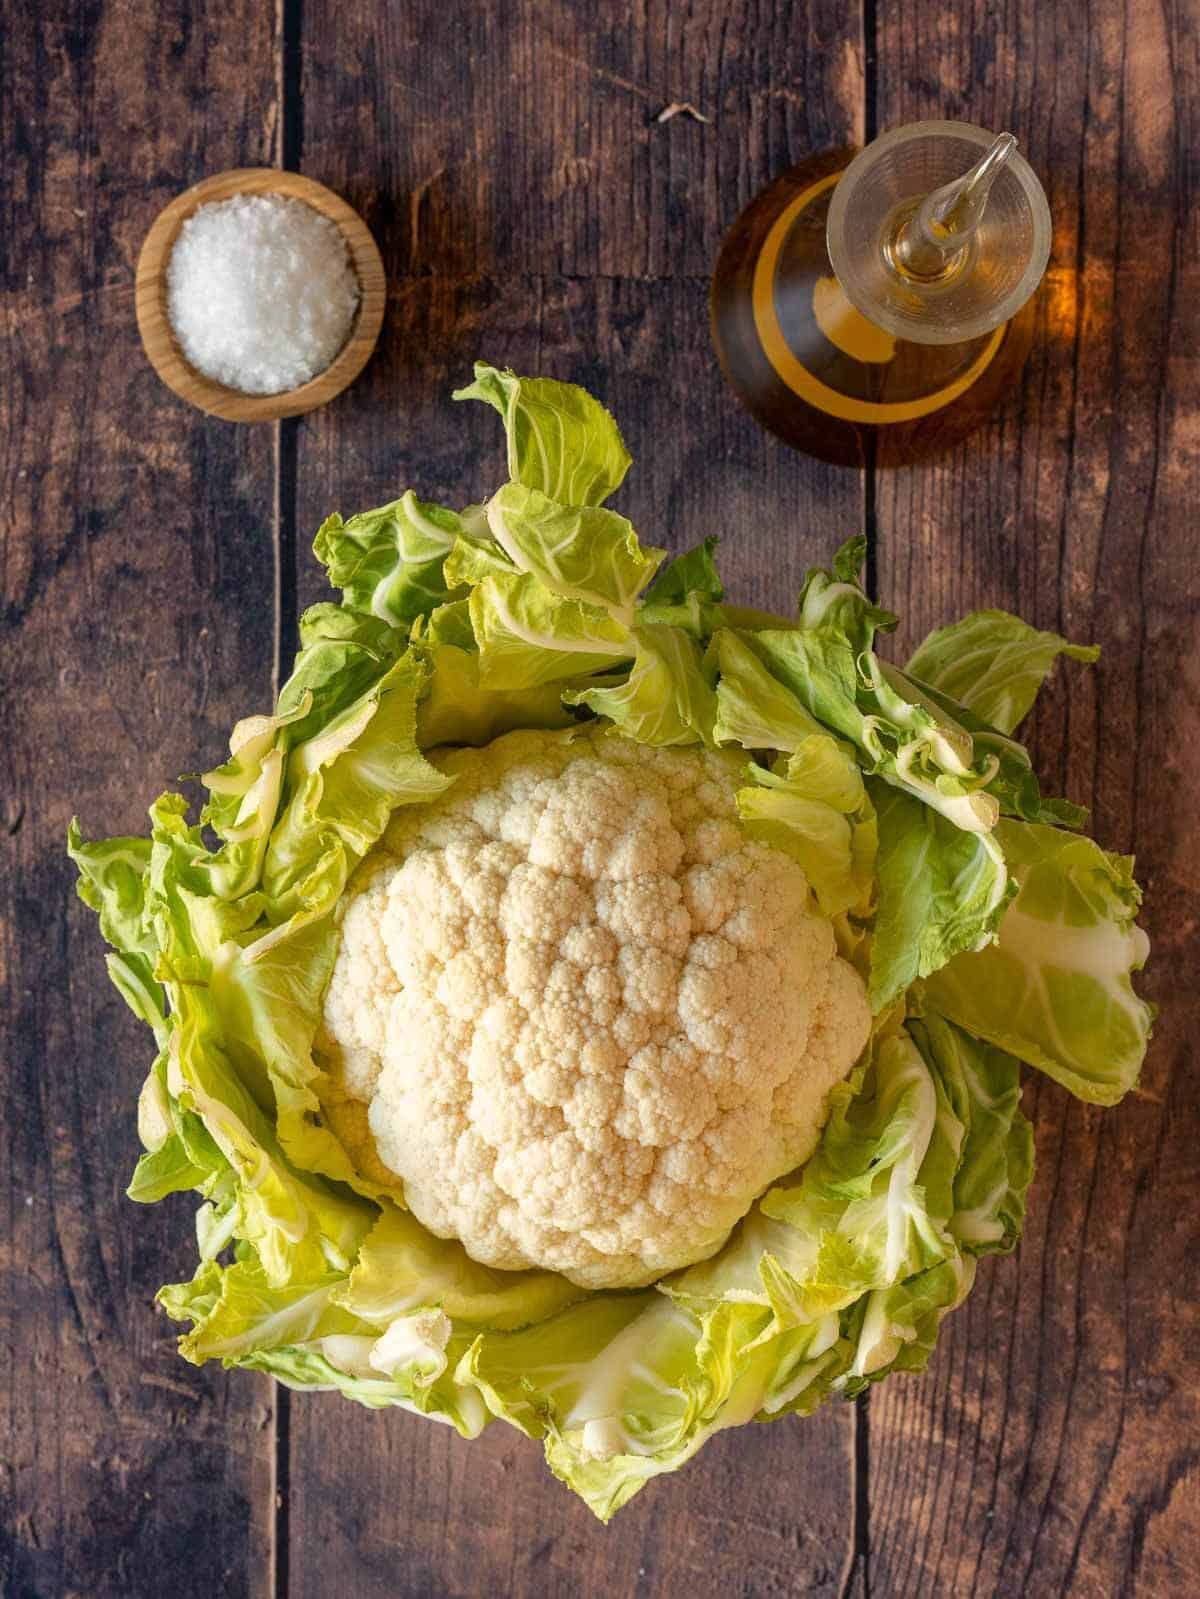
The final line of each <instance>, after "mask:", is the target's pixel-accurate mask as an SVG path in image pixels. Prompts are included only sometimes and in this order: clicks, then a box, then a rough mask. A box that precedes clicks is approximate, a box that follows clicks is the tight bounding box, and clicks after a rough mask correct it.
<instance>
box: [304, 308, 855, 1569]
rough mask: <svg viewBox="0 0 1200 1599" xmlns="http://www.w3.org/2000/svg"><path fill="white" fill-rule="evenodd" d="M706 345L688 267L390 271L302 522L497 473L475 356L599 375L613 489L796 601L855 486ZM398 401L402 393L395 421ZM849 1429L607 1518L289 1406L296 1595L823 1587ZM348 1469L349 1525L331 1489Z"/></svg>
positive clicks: (307, 445) (740, 575) (536, 1477)
mask: <svg viewBox="0 0 1200 1599" xmlns="http://www.w3.org/2000/svg"><path fill="white" fill-rule="evenodd" d="M707 339H708V335H707V329H706V325H705V286H704V285H703V284H698V283H693V282H689V281H683V282H677V283H669V282H662V283H655V284H647V283H642V282H612V281H610V280H600V281H597V282H595V283H577V282H568V283H557V284H556V283H552V282H545V281H543V280H539V279H515V280H513V281H511V282H509V283H507V284H503V285H499V284H495V283H490V282H489V283H474V284H470V285H463V284H454V283H443V282H441V281H439V280H436V279H418V280H409V281H408V282H405V283H402V284H400V285H398V286H397V288H396V298H395V303H394V306H393V309H392V313H391V316H390V317H389V320H388V323H387V324H385V331H384V343H383V345H382V347H381V354H380V355H379V356H378V357H377V358H376V362H375V363H374V365H373V367H372V369H371V371H370V373H369V374H368V382H369V384H370V385H374V386H377V392H376V393H375V394H374V395H373V396H372V395H371V394H369V393H359V392H358V390H355V391H354V392H352V393H350V394H347V395H346V396H345V397H344V400H343V402H342V412H341V414H340V415H339V414H338V412H337V411H335V410H334V409H332V408H331V410H330V411H329V412H327V413H325V414H324V420H321V419H320V418H312V419H306V420H305V422H304V424H303V428H304V431H303V434H302V439H301V446H300V468H301V472H300V511H299V518H298V520H299V525H300V526H301V527H302V528H306V529H307V528H311V527H314V526H315V525H316V524H317V523H318V522H319V520H320V518H321V517H322V516H323V515H324V514H326V512H327V511H328V510H329V509H331V508H332V507H333V506H337V505H341V506H343V508H344V509H346V510H350V509H351V508H362V507H365V506H366V505H369V504H372V503H376V502H378V501H379V500H382V499H384V498H387V497H388V496H390V495H392V494H394V493H396V492H399V490H400V489H402V488H403V487H405V486H407V485H409V484H412V485H414V486H416V487H418V489H419V491H420V492H421V493H423V494H427V495H429V496H430V497H431V498H441V499H445V500H447V501H449V502H452V503H453V502H459V503H461V502H464V501H465V500H469V499H470V498H471V497H473V496H476V495H478V494H480V493H482V492H485V491H486V488H487V485H488V484H489V483H494V482H497V481H499V478H500V474H501V473H502V470H503V450H502V445H501V442H500V440H499V438H498V436H497V435H498V429H497V426H496V423H495V420H494V416H493V414H492V413H491V412H490V411H488V410H487V409H486V408H484V407H475V406H472V407H463V406H460V405H454V404H452V403H451V402H450V400H449V399H448V395H449V390H450V388H451V387H453V386H454V384H455V383H456V382H458V381H460V380H461V378H462V376H463V375H465V374H466V373H467V372H468V371H469V364H470V359H471V357H472V356H473V355H474V354H475V352H476V351H478V350H484V351H487V352H488V354H489V355H490V356H491V358H492V359H493V360H495V361H498V362H500V363H502V364H507V363H511V364H512V365H514V366H515V367H516V368H517V369H518V370H535V369H541V370H544V371H548V372H553V373H556V374H559V375H561V376H563V377H568V378H577V379H579V380H581V381H585V382H589V383H591V384H593V385H594V386H595V387H596V388H597V389H598V391H599V392H601V393H602V394H603V395H604V396H605V399H606V400H607V402H608V403H609V404H610V405H611V406H612V408H613V410H614V412H615V414H616V415H617V416H618V417H619V418H620V419H621V420H622V422H623V423H624V425H625V428H626V432H627V436H628V440H629V443H630V447H631V449H632V451H633V453H634V467H633V469H632V472H631V474H630V480H629V482H628V486H627V487H626V488H623V489H622V491H621V495H620V501H619V503H620V504H621V506H622V507H623V508H624V509H625V510H626V511H627V512H628V514H630V515H631V516H632V517H633V518H634V520H635V522H636V523H637V525H639V526H640V527H641V528H642V529H643V531H644V532H645V533H646V535H647V536H648V537H650V538H652V539H653V540H655V541H658V540H660V539H662V540H665V541H666V542H668V543H670V544H672V545H674V546H676V547H678V546H681V545H683V544H685V543H687V542H690V541H694V540H695V539H697V538H699V537H702V536H703V535H704V534H706V533H709V532H719V533H722V534H724V535H726V536H727V538H728V545H727V549H726V552H725V553H726V556H727V559H726V560H725V562H724V563H723V564H724V568H725V570H726V571H727V573H728V577H729V583H730V589H731V592H732V593H733V594H735V595H737V596H740V597H743V598H744V599H745V601H746V603H750V604H755V603H757V604H763V605H767V604H774V605H786V604H788V603H789V602H790V601H791V599H792V597H793V596H794V593H795V591H796V589H797V588H798V586H799V583H800V580H801V577H802V575H803V572H804V569H805V567H806V566H807V565H809V564H811V563H812V562H813V561H814V560H817V559H818V558H820V557H822V556H823V555H825V554H826V553H827V552H828V547H829V542H830V539H831V538H832V537H834V536H837V535H838V534H839V533H840V531H841V529H842V528H843V527H844V526H845V525H847V524H849V525H851V526H853V525H854V518H855V516H856V515H857V514H858V508H857V503H856V502H857V493H858V486H857V481H856V480H855V479H853V478H849V477H845V476H839V475H837V474H836V473H835V472H834V469H832V468H818V467H815V466H814V465H813V464H811V463H807V462H804V461H802V460H801V459H800V458H799V457H797V456H794V455H792V454H790V453H789V452H787V451H786V450H784V449H782V448H780V447H779V446H778V445H776V444H775V443H774V442H773V441H771V440H769V439H768V438H767V436H766V435H764V434H762V433H761V432H760V431H759V430H757V429H756V428H755V427H754V425H753V424H752V423H750V422H749V421H747V420H746V419H745V418H744V417H743V416H742V414H741V412H740V411H739V410H738V409H737V408H736V406H735V405H734V404H733V403H732V402H731V401H730V400H729V399H728V398H727V397H726V395H725V394H724V393H723V392H722V390H721V387H720V382H721V380H720V377H719V374H718V373H717V371H716V368H715V364H714V362H713V359H712V355H711V351H710V349H709V347H708V342H707ZM391 395H400V396H402V397H403V400H402V404H403V413H402V415H401V417H400V418H399V419H398V420H397V421H396V422H391V421H389V420H388V397H389V396H391ZM356 409H357V413H358V414H357V415H355V411H356ZM822 501H824V503H822ZM301 587H302V591H303V593H304V595H305V597H306V598H307V599H309V600H313V599H316V598H318V597H321V596H322V595H323V594H324V593H325V592H326V590H325V589H324V586H323V580H322V578H321V576H320V575H319V574H318V572H317V570H316V567H315V562H312V560H311V557H308V558H307V564H306V566H305V568H304V576H303V580H302V584H301ZM852 1424H853V1413H852V1411H851V1409H850V1408H849V1407H846V1406H840V1405H839V1406H836V1407H831V1408H830V1409H829V1410H827V1411H825V1412H822V1413H821V1414H819V1415H818V1416H816V1417H814V1418H812V1419H810V1420H808V1421H805V1422H804V1423H802V1424H798V1423H794V1422H791V1421H785V1422H781V1423H779V1424H778V1425H777V1426H772V1427H766V1428H753V1429H748V1430H744V1431H743V1432H740V1433H738V1434H736V1435H732V1436H728V1437H724V1438H721V1439H719V1440H717V1441H716V1442H714V1443H713V1444H711V1445H709V1446H708V1447H707V1448H706V1449H705V1451H704V1452H703V1453H702V1454H701V1455H700V1457H699V1458H698V1459H697V1460H695V1461H693V1462H692V1463H691V1464H689V1465H688V1466H687V1467H686V1468H685V1469H684V1471H683V1473H682V1474H681V1475H680V1476H679V1477H677V1478H673V1479H669V1480H667V1481H660V1482H658V1483H655V1484H652V1485H651V1486H650V1487H648V1488H647V1489H646V1490H645V1491H644V1492H643V1494H642V1495H641V1496H640V1497H639V1498H638V1499H637V1500H635V1501H634V1503H633V1505H631V1506H630V1507H629V1508H628V1509H627V1510H625V1511H622V1512H621V1515H620V1517H619V1518H618V1520H617V1522H616V1523H615V1524H614V1527H613V1528H612V1529H610V1530H609V1531H608V1532H607V1533H606V1532H605V1531H603V1530H602V1529H601V1528H600V1527H599V1526H598V1524H597V1523H595V1522H594V1521H593V1520H592V1518H591V1516H590V1514H589V1513H588V1512H587V1511H586V1510H585V1509H584V1508H583V1507H582V1506H581V1505H579V1504H577V1503H575V1502H573V1501H572V1500H571V1499H570V1496H569V1495H568V1494H567V1491H566V1490H565V1489H563V1488H562V1487H561V1486H560V1485H559V1484H557V1483H556V1482H555V1481H554V1480H553V1479H552V1478H551V1477H550V1475H549V1474H548V1472H547V1471H546V1469H545V1467H544V1465H543V1463H542V1460H541V1452H540V1450H539V1449H538V1448H537V1446H536V1445H534V1444H531V1443H528V1442H526V1441H524V1440H522V1439H520V1438H518V1437H516V1436H515V1435H514V1434H512V1433H511V1432H509V1430H508V1429H506V1428H500V1427H497V1428H495V1429H493V1430H492V1431H491V1432H490V1433H488V1434H486V1435H485V1437H484V1438H483V1439H481V1440H479V1441H478V1442H477V1443H474V1444H469V1445H468V1444H464V1443H462V1442H461V1441H460V1440H456V1439H454V1438H453V1437H452V1436H451V1435H450V1434H449V1433H448V1432H447V1430H446V1429H444V1428H442V1427H436V1426H432V1425H430V1424H429V1423H427V1422H424V1421H421V1420H418V1419H416V1418H414V1417H411V1416H406V1415H403V1414H399V1413H396V1414H391V1415H384V1416H379V1415H373V1414H370V1413H367V1412H363V1411H360V1410H358V1409H357V1408H356V1407H354V1406H351V1405H348V1404H346V1403H344V1402H342V1401H335V1402H328V1401H326V1400H324V1399H321V1400H314V1399H312V1398H307V1397H295V1398H293V1400H292V1404H291V1437H292V1464H291V1473H290V1475H291V1485H292V1493H291V1510H290V1521H291V1537H292V1550H293V1552H292V1557H291V1561H290V1570H291V1575H292V1591H293V1593H294V1594H295V1595H296V1596H309V1595H311V1596H313V1599H318V1596H324V1595H326V1594H329V1593H342V1592H344V1593H347V1594H349V1593H354V1594H355V1595H361V1596H363V1599H367V1596H370V1595H379V1596H383V1595H385V1594H386V1595H400V1594H404V1595H413V1596H416V1595H421V1594H427V1593H432V1592H445V1593H475V1592H482V1591H486V1590H487V1589H488V1588H495V1589H498V1590H499V1591H501V1592H504V1593H506V1594H514V1595H517V1594H530V1595H543V1594H563V1595H566V1594H570V1593H578V1592H597V1593H599V1592H606V1591H611V1592H618V1593H620V1592H633V1591H637V1592H641V1593H664V1594H667V1593H674V1592H677V1591H679V1589H680V1587H681V1586H682V1585H683V1584H685V1583H686V1585H687V1587H688V1588H689V1589H690V1590H692V1591H694V1592H696V1593H698V1594H705V1593H713V1594H716V1593H730V1592H733V1593H742V1592H744V1593H770V1592H790V1591H794V1588H795V1587H796V1586H801V1587H803V1588H804V1591H810V1590H811V1591H813V1592H819V1593H830V1594H832V1593H836V1592H838V1591H839V1588H840V1584H841V1581H842V1578H843V1574H844V1570H845V1568H846V1566H847V1564H848V1561H849V1559H850V1554H851V1547H850V1546H851V1539H852V1533H853V1517H852V1503H853V1482H852V1475H853V1449H852ZM351 1478H352V1479H353V1481H354V1483H355V1491H354V1508H353V1512H352V1514H351V1515H350V1516H349V1517H347V1515H346V1503H345V1493H344V1492H342V1493H341V1494H339V1493H338V1491H337V1486H336V1485H337V1483H338V1482H339V1481H341V1482H343V1483H344V1482H346V1481H349V1480H351ZM501 1481H502V1482H503V1487H502V1489H501V1486H500V1485H501ZM501 1493H502V1495H503V1497H500V1494H501ZM664 1518H669V1524H670V1526H671V1529H672V1530H671V1535H670V1536H669V1537H666V1536H664V1535H663V1534H662V1533H661V1530H660V1529H661V1525H662V1522H663V1519H664ZM747 1527H752V1528H753V1529H754V1537H753V1538H752V1539H750V1540H747V1539H746V1538H745V1536H744V1531H745V1529H746V1528H747ZM735 1529H737V1530H735ZM339 1583H340V1584H342V1586H341V1587H339V1586H338V1584H339Z"/></svg>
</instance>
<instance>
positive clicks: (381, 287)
mask: <svg viewBox="0 0 1200 1599" xmlns="http://www.w3.org/2000/svg"><path fill="white" fill-rule="evenodd" d="M235 194H278V195H281V196H283V197H284V198H288V199H294V200H303V201H304V202H305V204H306V205H311V206H312V208H313V210H314V211H319V212H320V213H321V215H322V216H327V217H329V218H330V220H331V221H333V222H335V223H336V224H337V226H338V228H339V229H340V231H341V234H342V237H343V238H344V239H345V241H346V248H347V249H348V250H349V252H350V259H351V262H352V263H353V266H354V271H355V274H356V276H357V278H358V288H359V302H358V312H357V314H356V316H355V319H354V322H353V325H352V326H351V329H350V336H349V337H348V338H347V340H346V342H345V344H344V345H343V346H342V348H341V350H340V351H339V353H338V354H337V355H336V356H335V357H334V359H333V361H332V363H331V364H330V365H329V366H327V367H326V368H325V370H324V372H319V373H318V374H317V376H316V377H315V378H313V379H312V380H311V381H310V382H308V383H304V384H302V385H301V387H300V388H298V389H288V390H286V391H285V392H284V393H282V394H243V393H242V392H241V391H240V390H239V389H229V388H226V387H225V385H224V384H223V383H216V382H214V381H213V379H212V378H206V377H205V376H204V374H203V373H202V372H197V371H196V368H195V367H194V366H192V365H191V364H190V362H189V361H188V360H187V359H186V358H185V356H184V354H183V351H182V350H181V349H180V348H179V341H178V339H177V338H176V337H175V331H174V329H173V328H172V326H171V320H170V317H169V316H168V314H167V263H168V262H169V261H170V259H171V251H172V250H173V249H174V247H175V240H176V238H177V237H178V235H179V230H180V228H181V227H182V226H183V224H184V223H185V222H186V221H187V219H188V218H189V217H190V216H191V215H192V213H193V212H194V211H195V210H196V209H197V207H199V206H202V205H205V204H207V203H208V202H209V201H210V200H228V199H230V198H231V197H232V196H233V195H235ZM134 300H135V304H136V307H137V321H138V331H139V333H140V334H141V336H142V346H143V348H144V349H145V351H146V354H147V355H148V356H149V358H150V363H151V365H152V366H153V367H154V370H155V371H156V372H157V373H158V375H159V377H160V378H161V379H162V380H163V382H164V383H165V384H166V385H167V387H168V388H170V389H174V391H175V393H176V394H178V395H179V396H180V397H181V398H182V399H185V400H188V401H189V402H190V403H191V404H192V405H197V406H199V407H200V409H201V410H202V411H208V412H209V413H211V415H213V416H220V417H224V419H225V420H226V421H227V422H272V421H275V420H276V419H277V418H278V417H281V416H301V415H303V413H304V412H305V411H312V410H315V409H316V407H317V406H318V405H324V404H325V402H326V400H332V398H333V397H334V395H335V394H340V393H341V392H342V390H343V389H344V388H346V386H347V385H348V384H350V383H353V381H354V379H355V378H356V377H357V376H358V374H359V373H360V372H361V371H362V369H363V367H364V366H365V365H366V364H367V361H368V359H369V357H370V354H371V351H372V350H373V349H374V348H375V343H376V340H377V339H378V338H379V329H380V327H381V326H382V323H383V311H384V305H385V303H386V300H387V279H386V277H385V275H384V271H383V261H382V259H381V258H380V255H379V250H378V248H377V246H376V244H375V240H374V239H373V238H372V237H371V234H370V230H369V229H368V227H367V225H366V223H365V222H364V221H363V219H362V218H361V217H360V216H359V214H358V212H357V211H354V210H352V209H351V208H350V207H349V206H348V205H347V204H346V202H345V201H344V200H343V199H341V198H340V197H339V196H338V195H336V194H334V192H333V190H332V189H327V188H326V187H325V185H324V184H323V183H314V182H313V180H312V179H311V178H302V177H301V176H300V174H299V173H297V172H279V171H277V170H276V169H275V168H274V167H242V168H240V169H238V170H236V171H233V172H219V173H218V174H217V175H216V176H215V177H212V178H205V179H204V181H203V182H202V183H197V184H196V185H195V186H194V187H193V188H190V189H187V190H185V192H184V193H183V194H181V195H180V196H179V197H178V198H177V199H175V200H172V201H171V203H170V205H169V206H167V207H166V208H165V209H164V210H163V211H160V212H159V214H158V217H157V219H156V220H155V223H154V226H153V227H152V228H151V229H150V232H149V233H148V234H147V235H146V242H145V244H143V245H142V253H141V255H139V256H138V264H137V279H136V287H135V292H134Z"/></svg>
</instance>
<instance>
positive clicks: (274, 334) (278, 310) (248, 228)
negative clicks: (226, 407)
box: [167, 194, 359, 394]
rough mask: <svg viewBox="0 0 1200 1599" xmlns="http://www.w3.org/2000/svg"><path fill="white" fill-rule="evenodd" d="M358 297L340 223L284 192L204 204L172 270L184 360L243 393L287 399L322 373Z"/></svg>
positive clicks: (173, 311) (170, 285)
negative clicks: (294, 391) (284, 194)
mask: <svg viewBox="0 0 1200 1599" xmlns="http://www.w3.org/2000/svg"><path fill="white" fill-rule="evenodd" d="M358 298H359V291H358V280H357V278H356V277H355V275H354V269H353V266H352V265H351V262H350V256H349V252H348V251H347V249H346V244H345V240H344V239H343V238H342V235H341V233H340V232H339V231H338V228H337V226H336V224H335V223H333V222H331V221H330V219H329V218H328V217H324V216H322V215H321V213H320V212H319V211H314V210H313V208H312V206H310V205H305V203H304V202H303V200H294V199H290V198H284V197H282V196H278V195H257V194H238V195H234V196H233V198H232V199H229V200H217V201H213V202H211V203H210V204H208V205H202V206H200V207H199V209H198V210H197V211H196V212H195V213H194V214H193V215H192V216H191V217H189V218H188V220H187V221H186V222H185V223H184V224H183V226H182V228H180V230H179V237H178V238H177V240H176V242H175V248H174V249H173V250H172V252H171V259H170V262H169V263H168V267H167V310H168V314H169V316H170V319H171V325H172V326H173V328H174V330H175V335H176V337H177V338H178V340H179V344H180V348H181V349H182V351H183V353H184V355H185V356H186V357H187V359H188V361H189V362H190V363H191V365H192V366H194V367H195V368H196V370H197V371H199V372H202V373H204V375H205V376H206V377H210V378H214V379H215V380H216V381H217V382H218V383H224V384H225V385H226V387H227V388H231V389H239V390H241V392H242V393H243V394H282V393H284V392H285V391H286V390H289V389H298V388H299V387H300V385H301V384H302V383H307V382H308V381H309V380H310V379H311V378H314V377H316V376H317V374H318V373H319V372H323V371H324V370H325V368H326V367H327V366H328V365H329V364H330V362H331V361H332V360H333V359H334V357H335V356H336V355H337V353H338V351H339V350H340V349H341V348H342V346H343V344H345V342H346V339H347V337H348V335H349V333H350V329H351V326H352V325H353V322H354V316H355V312H356V310H357V308H358Z"/></svg>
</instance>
